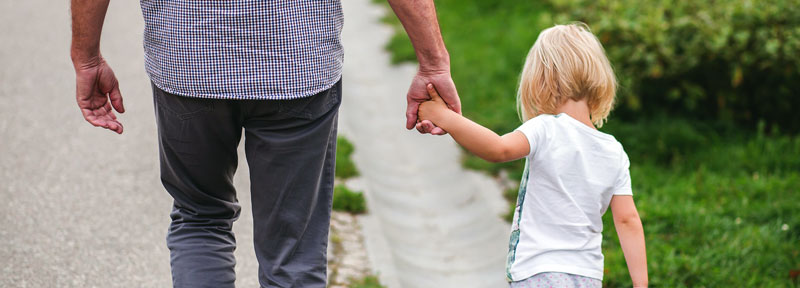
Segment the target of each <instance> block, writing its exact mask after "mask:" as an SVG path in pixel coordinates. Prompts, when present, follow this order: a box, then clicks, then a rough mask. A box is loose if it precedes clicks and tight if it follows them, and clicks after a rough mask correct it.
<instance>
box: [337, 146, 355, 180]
mask: <svg viewBox="0 0 800 288" xmlns="http://www.w3.org/2000/svg"><path fill="white" fill-rule="evenodd" d="M354 150H355V148H354V147H353V143H350V141H347V139H346V138H344V137H341V136H340V137H338V138H336V178H340V179H347V178H351V177H355V176H358V169H356V165H355V164H354V163H353V159H352V158H351V157H352V154H353V151H354Z"/></svg>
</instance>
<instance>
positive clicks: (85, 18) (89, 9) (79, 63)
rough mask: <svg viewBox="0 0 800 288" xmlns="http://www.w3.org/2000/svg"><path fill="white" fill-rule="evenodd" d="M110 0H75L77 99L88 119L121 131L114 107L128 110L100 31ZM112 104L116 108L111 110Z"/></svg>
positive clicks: (71, 51) (73, 5) (74, 53)
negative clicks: (103, 50) (105, 55)
mask: <svg viewBox="0 0 800 288" xmlns="http://www.w3.org/2000/svg"><path fill="white" fill-rule="evenodd" d="M108 2H109V0H72V2H71V12H72V45H71V47H70V56H71V57H72V64H73V67H74V68H75V79H76V81H75V82H76V85H75V88H76V89H75V90H76V91H75V98H76V100H77V102H78V107H79V108H80V110H81V113H82V114H83V118H84V119H86V121H87V122H89V123H91V124H92V125H94V126H97V127H103V128H106V129H109V130H112V131H114V132H117V133H118V134H122V130H123V128H122V123H120V122H119V121H118V120H117V116H116V115H114V110H116V111H117V112H119V113H124V112H125V107H124V106H123V104H122V95H121V93H120V91H119V83H118V82H117V77H116V76H115V75H114V71H112V70H111V67H109V66H108V64H107V63H106V61H105V60H104V59H103V56H102V55H101V54H100V34H101V32H102V31H103V21H104V20H105V15H106V10H108ZM112 107H113V110H112Z"/></svg>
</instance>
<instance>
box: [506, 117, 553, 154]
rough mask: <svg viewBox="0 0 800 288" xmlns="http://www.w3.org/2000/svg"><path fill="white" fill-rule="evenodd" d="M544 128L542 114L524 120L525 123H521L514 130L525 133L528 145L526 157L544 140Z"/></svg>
mask: <svg viewBox="0 0 800 288" xmlns="http://www.w3.org/2000/svg"><path fill="white" fill-rule="evenodd" d="M545 130H546V129H545V123H544V118H542V116H539V117H534V118H532V119H530V120H528V121H525V123H522V125H520V126H519V127H518V128H517V129H515V130H514V131H520V132H522V134H525V138H527V139H528V145H529V146H530V150H529V151H530V152H529V153H528V157H530V156H532V155H533V154H534V152H536V150H537V149H538V147H539V145H540V144H541V143H542V142H544V141H543V140H544V137H545V132H546V131H545Z"/></svg>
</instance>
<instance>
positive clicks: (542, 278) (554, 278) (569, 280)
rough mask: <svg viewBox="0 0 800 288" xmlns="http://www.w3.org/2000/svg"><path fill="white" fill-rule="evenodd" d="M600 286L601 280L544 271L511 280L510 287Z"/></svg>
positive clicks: (568, 287)
mask: <svg viewBox="0 0 800 288" xmlns="http://www.w3.org/2000/svg"><path fill="white" fill-rule="evenodd" d="M539 287H542V288H550V287H553V288H602V287H603V281H600V279H595V278H589V277H584V276H579V275H574V274H567V273H558V272H545V273H539V274H536V275H533V276H531V277H529V278H528V279H525V280H522V281H516V282H511V288H539Z"/></svg>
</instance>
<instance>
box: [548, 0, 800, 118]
mask: <svg viewBox="0 0 800 288" xmlns="http://www.w3.org/2000/svg"><path fill="white" fill-rule="evenodd" d="M548 2H549V3H550V4H551V5H552V6H553V8H554V9H555V10H556V11H557V13H558V14H557V16H556V17H555V19H554V22H556V23H565V22H569V21H574V20H577V21H582V22H586V23H587V24H589V26H590V27H591V28H592V29H593V32H594V33H595V34H596V35H598V37H599V38H600V40H601V41H602V42H603V44H604V46H605V48H606V52H607V54H608V56H609V58H610V60H611V63H612V64H613V65H614V66H615V69H616V71H617V74H618V75H619V81H620V84H621V87H622V89H621V90H620V96H621V103H622V107H623V108H625V109H623V110H625V111H624V112H625V113H627V114H628V115H631V114H645V115H647V114H651V113H654V112H656V113H669V114H670V115H671V116H674V115H676V114H677V115H684V116H686V115H691V116H692V117H694V118H698V119H718V120H734V121H736V122H738V123H740V124H749V125H750V126H751V128H755V127H754V124H755V123H756V122H757V121H756V120H759V119H765V120H767V122H768V124H770V125H780V126H782V127H784V128H787V129H788V130H791V131H798V130H800V113H796V112H795V111H794V109H793V107H799V106H800V97H797V96H798V93H800V81H798V79H800V53H798V51H800V2H799V1H797V0H767V1H753V0H722V1H690V0H678V1H674V0H650V1H639V0H548Z"/></svg>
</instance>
